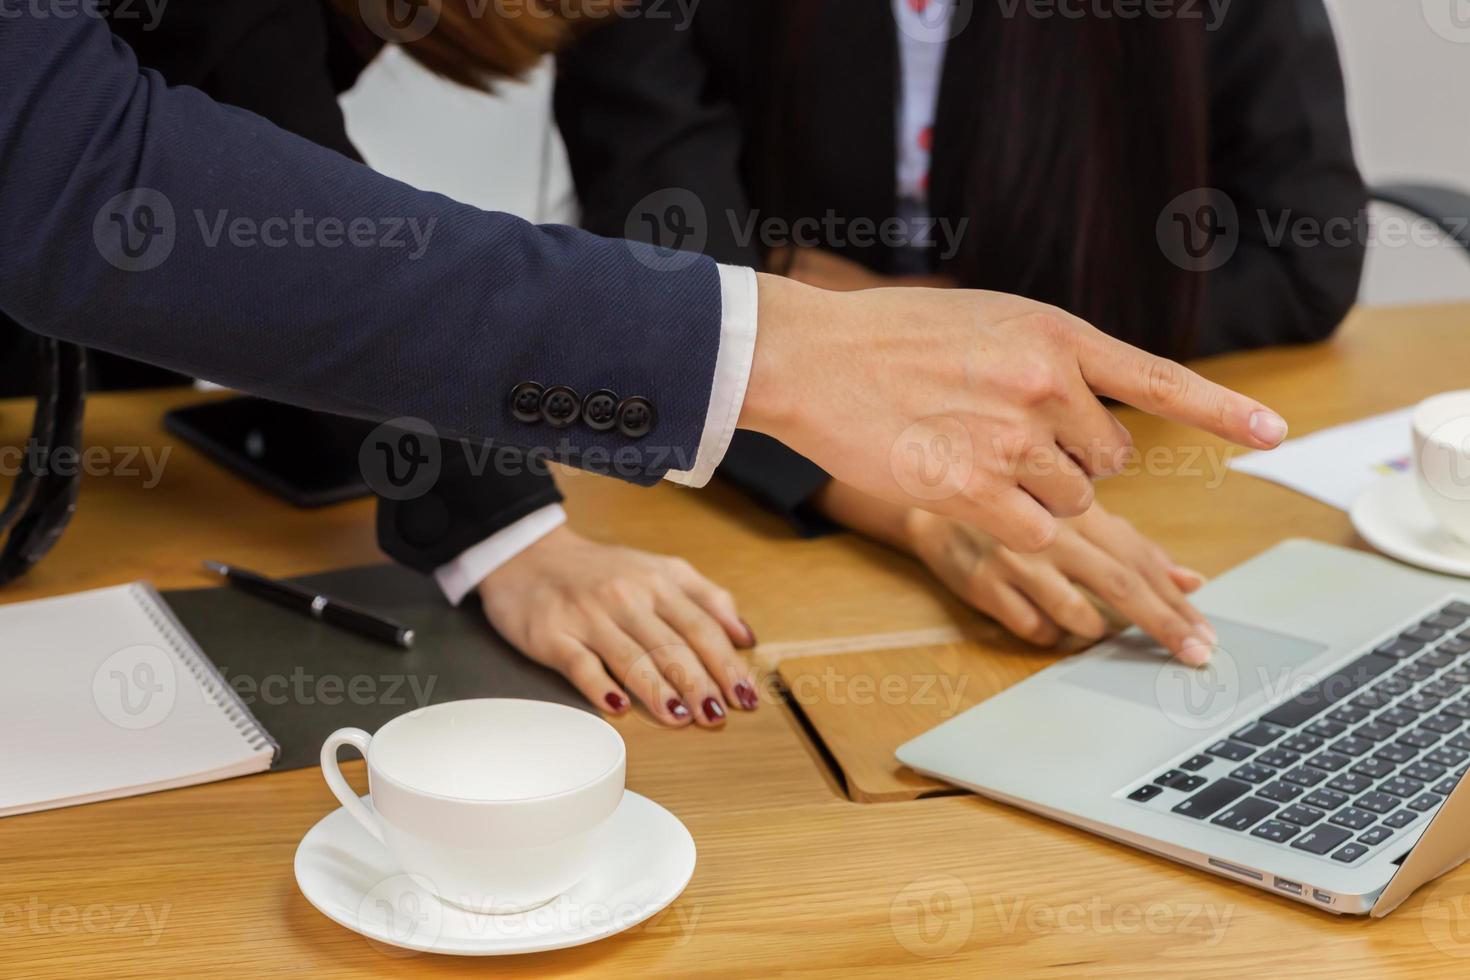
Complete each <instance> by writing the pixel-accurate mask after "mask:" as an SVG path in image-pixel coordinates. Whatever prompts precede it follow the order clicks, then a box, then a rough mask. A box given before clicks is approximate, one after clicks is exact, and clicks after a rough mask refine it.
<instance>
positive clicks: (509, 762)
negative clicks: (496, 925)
mask: <svg viewBox="0 0 1470 980" xmlns="http://www.w3.org/2000/svg"><path fill="white" fill-rule="evenodd" d="M342 745H351V746H354V747H355V748H357V749H358V751H360V752H361V753H362V754H363V757H364V758H365V759H367V770H368V789H369V792H370V793H371V798H372V808H371V809H369V808H368V807H367V806H365V805H364V804H363V802H362V801H361V800H360V799H358V796H357V794H356V793H355V792H353V790H352V787H351V786H349V785H348V784H347V780H345V779H343V778H342V773H341V770H340V769H339V768H338V765H337V748H338V747H339V746H342ZM626 767H627V752H626V749H625V748H624V746H623V739H622V736H621V735H619V734H618V733H617V731H616V730H615V729H614V728H613V727H612V726H611V725H609V724H608V723H607V722H605V721H603V720H602V719H601V718H599V717H597V716H596V715H594V714H591V713H589V712H586V711H579V710H577V709H576V708H568V707H566V706H564V705H560V704H550V703H548V702H544V701H518V700H510V699H498V698H486V699H481V700H475V701H450V702H446V703H444V704H436V705H431V706H429V707H427V708H420V709H418V710H417V711H410V712H409V713H407V714H404V715H400V716H399V717H397V718H394V719H393V720H392V721H390V722H388V723H387V724H386V725H384V726H383V727H382V728H380V729H378V732H377V734H376V735H369V734H368V733H367V732H365V731H363V730H362V729H360V728H342V729H339V730H337V731H335V732H333V733H332V734H331V736H329V737H328V738H327V740H326V742H325V743H324V744H323V745H322V773H323V775H325V776H326V779H327V785H328V786H329V787H331V790H332V792H333V793H334V794H335V795H336V797H337V799H338V800H340V801H341V803H342V805H343V806H344V807H345V808H346V809H347V812H348V813H350V814H352V815H353V816H354V817H355V818H357V821H358V823H360V824H362V825H363V827H365V828H366V829H367V831H368V832H369V833H370V834H372V835H373V836H374V837H376V838H377V839H378V840H380V841H382V842H383V844H384V845H386V846H387V848H388V850H389V852H390V853H391V854H392V855H393V857H394V859H395V860H396V861H397V862H398V865H399V867H401V868H402V869H403V870H404V871H405V872H406V873H408V874H409V875H411V876H413V878H414V879H415V880H416V881H417V882H418V883H419V884H420V885H421V886H422V887H424V888H427V889H429V890H430V891H432V892H433V893H434V894H436V895H438V896H439V897H440V898H442V899H444V900H445V901H447V902H449V903H450V904H452V905H457V906H459V907H460V908H463V909H467V910H469V911H471V912H480V913H493V914H502V913H510V912H521V911H525V910H527V909H531V908H535V907H537V906H539V905H543V904H545V903H546V902H549V901H551V900H552V899H553V898H556V897H557V896H558V895H561V894H562V893H564V892H565V891H567V890H568V889H569V888H571V887H572V886H573V885H575V884H576V883H577V882H578V881H580V880H581V879H582V878H583V877H585V876H586V874H587V871H588V869H589V868H590V867H591V865H592V861H593V857H594V854H595V851H596V848H597V847H598V842H599V836H600V834H599V832H600V831H601V829H602V828H603V826H604V825H605V824H606V823H607V821H608V819H609V818H610V817H611V816H612V815H613V811H615V810H616V809H617V808H618V804H619V803H620V802H621V801H622V798H623V777H624V772H625V770H626Z"/></svg>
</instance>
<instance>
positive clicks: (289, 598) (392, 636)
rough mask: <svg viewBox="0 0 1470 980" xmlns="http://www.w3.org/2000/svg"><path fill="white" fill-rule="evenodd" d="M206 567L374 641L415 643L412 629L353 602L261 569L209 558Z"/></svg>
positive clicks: (256, 592) (238, 585)
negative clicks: (247, 568)
mask: <svg viewBox="0 0 1470 980" xmlns="http://www.w3.org/2000/svg"><path fill="white" fill-rule="evenodd" d="M204 567H205V568H207V569H209V570H210V571H211V572H215V573H217V574H219V575H223V576H224V578H225V581H226V582H229V583H230V584H231V585H233V586H234V587H235V588H237V589H239V590H240V591H242V592H249V593H250V594H251V595H254V596H259V597H260V598H262V599H269V600H270V601H271V602H274V603H276V604H277V605H279V606H285V607H286V608H287V609H294V610H296V611H297V612H299V613H301V614H302V615H304V616H310V617H311V618H313V619H320V620H321V621H322V622H324V623H330V624H331V625H333V626H337V627H340V628H341V629H345V630H350V631H352V632H353V633H357V634H358V635H360V636H366V637H367V638H369V639H372V640H379V641H381V642H383V643H390V644H392V645H393V646H396V647H401V648H403V649H405V650H407V649H408V648H409V647H411V646H413V630H411V629H409V628H408V627H406V626H400V625H399V624H397V623H395V622H393V621H392V620H391V619H384V618H383V617H382V616H375V615H373V614H372V613H370V612H368V611H367V610H366V609H359V608H358V607H357V606H354V605H351V604H350V603H346V602H342V601H341V600H338V599H333V598H332V597H331V596H325V595H320V594H318V593H316V592H312V591H311V590H310V589H303V588H301V586H299V585H292V584H291V583H290V582H278V581H276V580H275V579H271V578H266V577H265V576H264V575H261V574H260V573H259V572H251V571H247V570H246V569H243V568H236V567H234V566H233V565H226V564H223V563H222V562H217V561H206V562H205V563H204Z"/></svg>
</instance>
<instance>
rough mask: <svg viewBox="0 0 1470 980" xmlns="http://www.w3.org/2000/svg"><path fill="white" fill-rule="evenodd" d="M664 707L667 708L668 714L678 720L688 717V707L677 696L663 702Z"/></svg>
mask: <svg viewBox="0 0 1470 980" xmlns="http://www.w3.org/2000/svg"><path fill="white" fill-rule="evenodd" d="M664 707H665V708H668V709H669V714H671V715H673V716H674V717H675V718H677V719H679V720H680V721H683V720H684V719H685V718H688V717H689V708H688V707H687V706H686V705H685V704H684V702H683V701H680V700H679V699H678V698H669V700H668V702H667V703H665V704H664Z"/></svg>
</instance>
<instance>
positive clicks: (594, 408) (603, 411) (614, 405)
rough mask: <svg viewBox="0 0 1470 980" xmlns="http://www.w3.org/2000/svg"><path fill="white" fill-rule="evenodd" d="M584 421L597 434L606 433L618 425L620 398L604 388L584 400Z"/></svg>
mask: <svg viewBox="0 0 1470 980" xmlns="http://www.w3.org/2000/svg"><path fill="white" fill-rule="evenodd" d="M582 421H583V422H586V423H587V428H589V429H592V430H594V431H596V432H606V431H607V430H608V429H611V428H612V427H613V426H615V425H617V424H618V396H617V395H615V394H613V393H612V392H610V391H608V390H607V389H606V388H602V389H600V390H598V391H594V392H593V393H592V394H590V395H588V396H587V397H586V398H584V399H582Z"/></svg>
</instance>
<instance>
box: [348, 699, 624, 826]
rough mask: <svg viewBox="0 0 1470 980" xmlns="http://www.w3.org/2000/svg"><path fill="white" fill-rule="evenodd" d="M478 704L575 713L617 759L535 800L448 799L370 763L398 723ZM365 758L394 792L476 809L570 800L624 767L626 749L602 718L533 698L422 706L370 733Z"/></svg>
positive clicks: (449, 702) (617, 733)
mask: <svg viewBox="0 0 1470 980" xmlns="http://www.w3.org/2000/svg"><path fill="white" fill-rule="evenodd" d="M480 702H496V703H503V704H531V705H536V706H537V707H541V708H556V709H560V710H563V711H574V712H576V713H577V715H579V716H584V717H585V718H586V719H587V720H590V721H593V722H595V723H596V724H597V726H600V727H601V728H602V729H603V730H604V731H606V732H607V733H608V734H610V735H612V736H613V737H614V739H616V741H617V746H618V752H617V756H616V758H614V759H613V761H612V763H611V764H610V765H608V767H607V768H605V769H603V770H602V771H601V772H599V773H598V774H597V775H595V776H592V777H591V778H589V779H586V780H583V781H582V782H580V783H578V784H577V785H575V786H570V787H568V788H566V789H562V790H557V791H556V792H555V793H543V794H541V795H539V796H516V797H510V798H501V799H484V798H481V797H476V796H451V795H449V794H446V793H436V792H434V791H433V790H428V789H422V788H420V787H418V786H414V785H413V784H411V783H406V782H404V781H403V780H402V779H399V778H398V777H396V776H394V775H392V774H391V773H389V772H388V771H387V770H386V769H384V768H382V767H381V766H379V765H378V764H377V763H375V762H374V761H373V749H374V747H375V746H376V745H377V744H378V739H379V738H380V737H381V736H382V735H383V733H384V732H386V731H387V730H388V729H390V728H392V727H393V726H394V725H396V724H397V723H398V722H400V721H403V720H404V719H407V718H412V717H414V716H415V715H419V714H422V713H424V712H426V711H431V710H433V709H434V708H443V707H446V706H448V705H451V704H475V703H480ZM365 758H366V761H367V764H368V768H369V769H370V770H371V771H372V773H373V774H375V775H376V776H378V777H379V778H381V779H383V780H384V781H385V782H388V783H391V784H392V785H393V786H395V787H396V788H398V789H400V790H403V791H404V792H406V793H411V794H413V795H414V796H422V797H425V798H427V799H431V800H440V801H443V802H445V803H467V804H473V805H477V806H492V805H500V806H514V805H517V804H522V803H543V802H547V801H551V800H557V799H560V798H562V797H564V796H571V795H573V794H575V793H580V792H582V791H583V790H585V789H587V788H588V787H590V786H595V785H597V784H598V783H600V782H602V781H603V780H605V779H606V778H607V777H608V775H609V774H610V773H613V772H615V771H616V770H617V769H618V767H619V766H623V765H626V764H627V760H628V745H627V743H626V742H624V741H623V736H622V735H621V734H619V732H618V730H617V729H616V728H614V727H613V726H611V725H609V724H608V723H607V720H606V719H605V718H601V717H599V716H598V715H596V714H593V713H592V712H588V711H582V710H581V709H579V708H573V707H571V706H569V705H565V704H558V703H557V702H555V701H537V700H536V699H535V698H460V699H458V700H455V701H441V702H439V703H438V704H426V705H424V706H423V707H422V708H415V709H413V710H412V711H405V712H404V713H403V714H401V715H398V716H397V717H395V718H390V719H389V720H388V721H387V722H385V723H384V724H383V725H382V727H380V728H379V729H378V730H377V731H376V732H374V733H373V735H372V738H371V740H370V741H369V742H368V750H367V754H366V756H365Z"/></svg>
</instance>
